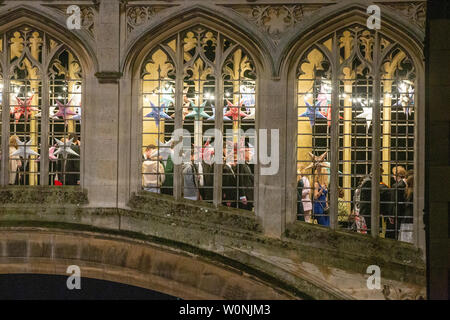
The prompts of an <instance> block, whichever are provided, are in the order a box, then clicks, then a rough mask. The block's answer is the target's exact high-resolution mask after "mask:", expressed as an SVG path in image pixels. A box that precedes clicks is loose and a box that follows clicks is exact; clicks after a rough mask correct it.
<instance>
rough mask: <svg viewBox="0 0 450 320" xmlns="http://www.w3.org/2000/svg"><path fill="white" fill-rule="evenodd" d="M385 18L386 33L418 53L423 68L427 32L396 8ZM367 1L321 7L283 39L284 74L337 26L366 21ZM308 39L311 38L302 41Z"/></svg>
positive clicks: (279, 62)
mask: <svg viewBox="0 0 450 320" xmlns="http://www.w3.org/2000/svg"><path fill="white" fill-rule="evenodd" d="M381 7H382V18H381V30H380V32H381V33H382V34H385V35H386V36H388V37H390V38H393V39H395V40H396V41H398V42H399V43H400V44H401V45H402V47H404V48H405V49H406V50H407V51H408V52H414V53H416V54H415V56H414V57H413V59H414V63H415V65H416V67H417V68H419V67H420V68H423V61H422V60H423V53H422V50H423V48H424V46H423V41H424V39H425V33H424V31H423V30H421V29H420V28H418V27H417V26H414V25H411V23H408V21H407V20H406V19H405V18H403V17H400V16H398V15H395V12H390V11H387V10H383V8H384V7H383V6H382V5H381ZM366 10H367V4H355V3H343V4H337V5H333V6H329V7H325V8H322V9H320V10H319V11H317V14H315V15H314V16H313V17H314V18H313V19H310V20H308V21H305V22H304V23H301V24H299V25H298V26H297V28H296V29H295V30H294V31H293V32H292V33H291V36H290V37H289V38H286V39H284V40H283V41H282V42H280V48H282V49H281V50H282V51H281V52H279V55H278V56H277V57H276V58H275V69H276V70H277V71H278V72H279V74H280V75H283V74H286V72H288V70H290V68H291V67H293V66H294V67H295V66H296V64H297V62H298V61H296V59H299V57H300V56H301V55H302V54H303V52H304V51H305V50H306V48H308V47H309V46H310V44H312V43H314V41H316V40H317V39H320V38H322V37H324V36H325V35H327V34H329V33H330V32H332V31H333V30H334V29H336V28H343V27H345V26H346V25H348V24H353V23H361V24H362V25H365V24H366V22H367V18H368V15H367V13H366ZM300 39H307V41H299V40H300Z"/></svg>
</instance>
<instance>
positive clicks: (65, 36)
mask: <svg viewBox="0 0 450 320" xmlns="http://www.w3.org/2000/svg"><path fill="white" fill-rule="evenodd" d="M48 10H49V9H46V10H45V9H44V10H39V9H36V8H35V7H33V8H29V7H28V6H26V5H21V6H18V7H16V8H13V9H11V11H6V12H5V13H4V14H2V15H0V19H1V20H2V22H3V23H2V25H1V26H0V32H4V31H8V30H10V29H13V28H15V27H17V26H20V25H23V24H27V25H30V26H32V27H35V28H37V29H39V30H42V31H44V32H46V33H48V34H50V35H52V36H54V37H55V38H57V39H59V40H61V41H62V42H63V43H64V44H65V45H66V46H68V47H69V48H70V49H71V50H73V52H74V53H75V54H76V56H77V57H78V58H79V59H80V62H81V64H82V68H83V71H84V75H85V76H87V75H89V74H91V75H93V74H94V73H95V72H96V71H97V70H98V61H97V58H96V54H95V50H94V49H93V47H94V46H93V45H94V43H93V41H92V40H90V39H89V36H88V35H87V33H86V31H83V30H80V31H76V32H66V33H64V32H61V31H59V30H62V29H65V28H66V25H65V16H64V15H59V17H58V16H57V17H58V18H57V19H55V12H53V11H52V12H47V11H48Z"/></svg>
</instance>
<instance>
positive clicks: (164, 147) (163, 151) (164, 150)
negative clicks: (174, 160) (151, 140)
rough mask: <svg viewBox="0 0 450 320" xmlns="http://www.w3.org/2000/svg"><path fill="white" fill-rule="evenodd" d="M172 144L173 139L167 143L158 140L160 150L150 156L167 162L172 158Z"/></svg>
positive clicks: (154, 151)
mask: <svg viewBox="0 0 450 320" xmlns="http://www.w3.org/2000/svg"><path fill="white" fill-rule="evenodd" d="M172 142H173V139H170V140H169V141H167V142H161V141H159V140H158V146H157V147H158V149H155V150H153V152H152V153H151V154H150V156H151V157H157V156H160V157H161V158H162V160H163V161H164V162H165V161H167V159H168V158H169V156H172V148H171V146H172Z"/></svg>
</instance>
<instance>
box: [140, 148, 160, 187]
mask: <svg viewBox="0 0 450 320" xmlns="http://www.w3.org/2000/svg"><path fill="white" fill-rule="evenodd" d="M155 149H156V147H155V145H153V144H151V145H149V146H147V148H146V149H145V153H144V159H145V160H144V161H143V162H142V186H143V187H144V190H145V191H150V192H155V193H160V188H161V186H162V184H163V182H164V179H165V175H164V167H163V165H162V163H161V162H160V161H159V160H158V159H159V158H160V157H152V156H151V154H152V152H153V151H154V150H155Z"/></svg>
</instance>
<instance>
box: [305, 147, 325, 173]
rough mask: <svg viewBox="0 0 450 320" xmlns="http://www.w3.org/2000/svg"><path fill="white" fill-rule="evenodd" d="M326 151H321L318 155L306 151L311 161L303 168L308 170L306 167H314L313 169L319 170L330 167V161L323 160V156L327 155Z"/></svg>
mask: <svg viewBox="0 0 450 320" xmlns="http://www.w3.org/2000/svg"><path fill="white" fill-rule="evenodd" d="M327 153H328V151H325V152H324V153H322V154H321V155H320V156H316V155H314V154H312V153H311V152H308V154H309V156H310V158H311V163H310V164H309V165H308V166H306V167H305V168H304V170H308V169H311V168H312V169H314V171H316V170H317V171H318V172H321V171H319V170H320V169H322V168H329V167H330V163H329V162H325V158H326V156H327Z"/></svg>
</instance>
